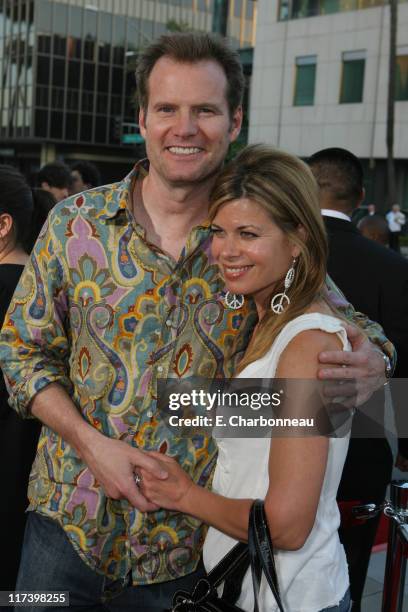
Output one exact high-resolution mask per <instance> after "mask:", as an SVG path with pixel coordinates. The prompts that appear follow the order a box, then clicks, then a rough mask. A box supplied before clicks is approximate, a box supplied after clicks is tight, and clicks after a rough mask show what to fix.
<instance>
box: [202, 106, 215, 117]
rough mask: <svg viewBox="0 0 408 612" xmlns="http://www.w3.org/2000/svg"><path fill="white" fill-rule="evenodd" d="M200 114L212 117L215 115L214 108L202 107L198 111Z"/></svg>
mask: <svg viewBox="0 0 408 612" xmlns="http://www.w3.org/2000/svg"><path fill="white" fill-rule="evenodd" d="M198 112H199V113H203V114H204V115H210V114H213V113H214V110H213V109H212V108H208V106H201V107H200V108H199V109H198Z"/></svg>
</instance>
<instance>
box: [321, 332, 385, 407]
mask: <svg viewBox="0 0 408 612" xmlns="http://www.w3.org/2000/svg"><path fill="white" fill-rule="evenodd" d="M345 328H346V331H347V337H348V339H349V341H350V344H351V346H352V349H353V352H350V351H330V352H327V351H326V352H324V353H320V355H319V361H320V363H321V364H322V367H321V368H320V370H319V372H318V376H319V378H320V379H322V380H329V381H330V384H328V385H327V386H326V385H325V387H324V394H325V395H326V396H327V397H338V396H343V397H344V396H345V395H347V394H349V395H350V396H354V398H353V403H354V406H360V405H361V404H363V403H364V402H366V401H367V400H368V399H369V398H370V397H371V395H372V394H373V393H374V391H376V390H377V389H378V388H380V387H381V386H383V385H384V383H385V382H386V378H385V366H384V359H383V357H382V355H381V352H380V351H379V349H378V348H377V347H375V345H373V344H372V343H371V342H370V341H369V340H368V338H367V337H366V336H365V335H364V334H363V333H362V332H361V331H360V330H359V329H358V328H357V327H355V326H354V325H348V324H346V325H345ZM323 364H329V365H328V366H327V365H323ZM350 379H352V380H353V383H354V384H352V385H345V384H344V383H345V381H347V380H348V381H349V382H350Z"/></svg>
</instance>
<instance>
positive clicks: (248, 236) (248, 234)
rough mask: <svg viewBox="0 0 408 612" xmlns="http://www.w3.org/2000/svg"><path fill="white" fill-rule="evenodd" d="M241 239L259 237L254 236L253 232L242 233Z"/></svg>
mask: <svg viewBox="0 0 408 612" xmlns="http://www.w3.org/2000/svg"><path fill="white" fill-rule="evenodd" d="M241 237H242V238H258V236H257V235H256V234H254V233H253V232H244V231H242V232H241Z"/></svg>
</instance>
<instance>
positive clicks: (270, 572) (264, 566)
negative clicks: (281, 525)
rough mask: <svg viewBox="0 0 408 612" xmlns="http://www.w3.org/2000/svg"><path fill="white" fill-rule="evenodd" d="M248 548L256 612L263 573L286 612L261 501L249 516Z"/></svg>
mask: <svg viewBox="0 0 408 612" xmlns="http://www.w3.org/2000/svg"><path fill="white" fill-rule="evenodd" d="M248 548H249V557H250V562H251V573H252V585H253V589H254V599H255V610H254V612H259V604H258V596H259V589H260V586H261V579H262V573H264V574H265V577H266V579H267V581H268V584H269V587H270V589H271V591H272V593H273V596H274V597H275V600H276V603H277V605H278V608H279V611H280V612H284V609H283V604H282V600H281V597H280V593H279V585H278V577H277V575H276V567H275V560H274V557H273V546H272V540H271V536H270V533H269V528H268V523H267V520H266V515H265V509H264V503H263V501H262V500H260V499H257V500H255V501H254V503H253V505H252V508H251V512H250V515H249V531H248Z"/></svg>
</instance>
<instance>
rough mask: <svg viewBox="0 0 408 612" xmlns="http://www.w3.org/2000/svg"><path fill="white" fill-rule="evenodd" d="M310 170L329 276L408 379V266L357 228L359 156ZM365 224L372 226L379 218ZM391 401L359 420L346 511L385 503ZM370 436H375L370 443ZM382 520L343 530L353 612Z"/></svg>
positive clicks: (343, 498) (324, 157)
mask: <svg viewBox="0 0 408 612" xmlns="http://www.w3.org/2000/svg"><path fill="white" fill-rule="evenodd" d="M309 164H310V167H311V169H312V172H313V174H314V176H315V178H316V180H317V183H318V185H319V188H320V190H319V200H320V207H321V209H322V214H323V218H324V222H325V225H326V229H327V233H328V237H329V258H328V265H327V269H328V273H329V274H330V276H331V277H332V278H333V280H334V281H335V283H336V284H337V285H338V287H339V288H340V289H341V290H342V291H343V293H344V294H345V295H346V297H347V299H348V300H350V302H351V303H352V304H353V305H354V306H355V307H356V308H357V309H358V310H361V311H362V312H364V313H367V314H368V315H369V317H370V318H371V319H372V320H374V321H377V322H378V323H380V324H381V325H382V327H383V328H384V330H385V333H386V334H387V336H388V338H390V340H392V342H393V343H394V345H395V347H396V349H397V354H398V363H397V367H396V370H395V373H394V375H395V376H396V377H401V378H403V377H407V376H408V317H407V312H408V261H406V260H405V259H404V258H403V257H401V256H400V255H398V254H396V253H394V252H393V251H390V250H389V249H387V248H384V247H382V246H380V245H379V244H376V243H375V242H373V241H372V240H368V239H367V238H365V237H364V236H362V235H361V234H360V232H359V231H358V229H357V228H356V227H355V226H354V225H353V224H352V223H351V222H350V217H351V214H352V211H353V209H354V208H355V207H357V206H358V205H359V203H360V202H362V200H363V199H364V188H363V169H362V166H361V164H360V162H359V160H358V159H357V157H356V156H355V155H353V154H352V153H351V152H349V151H346V150H345V149H340V148H330V149H324V150H322V151H319V152H317V153H315V154H314V155H312V156H311V158H310V159H309ZM365 219H367V222H368V220H369V219H374V217H371V218H370V217H365V218H364V220H365ZM384 402H385V397H384V391H383V390H379V391H377V392H376V393H375V394H374V395H373V396H372V398H371V399H370V401H369V402H368V403H367V407H366V408H365V407H364V406H363V407H361V409H359V410H358V411H357V412H356V414H355V416H354V421H353V427H352V432H351V435H352V439H351V440H350V447H349V452H348V455H347V459H346V463H345V466H344V471H343V476H342V480H341V483H340V487H339V493H338V500H339V502H340V503H342V504H343V507H348V508H350V504H351V502H355V505H358V504H359V503H362V504H365V503H381V502H382V501H383V500H384V496H385V491H386V488H387V485H388V483H389V482H390V479H391V472H392V462H393V459H392V454H391V449H390V447H389V444H388V442H387V440H386V438H385V437H384ZM367 431H371V433H372V436H376V437H370V438H368V437H367V435H368V434H367ZM357 436H359V437H357ZM407 451H408V449H407V448H406V444H405V447H404V440H399V453H400V454H399V456H398V458H397V463H398V465H399V466H401V465H403V458H404V457H405V456H406V455H405V453H407ZM407 455H408V453H407ZM344 518H347V517H344ZM379 518H380V517H379V516H378V517H377V518H374V519H370V520H369V521H367V522H366V523H364V524H358V525H357V524H356V525H350V526H348V525H347V524H346V522H345V521H344V522H343V524H342V526H341V528H340V538H341V541H342V543H343V545H344V547H345V550H346V555H347V560H348V564H349V572H350V587H351V598H352V600H353V608H352V610H353V612H359V611H360V606H361V598H362V594H363V590H364V583H365V580H366V575H367V569H368V563H369V560H370V554H371V548H372V546H373V543H374V539H375V535H376V531H377V526H378V521H379Z"/></svg>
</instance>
